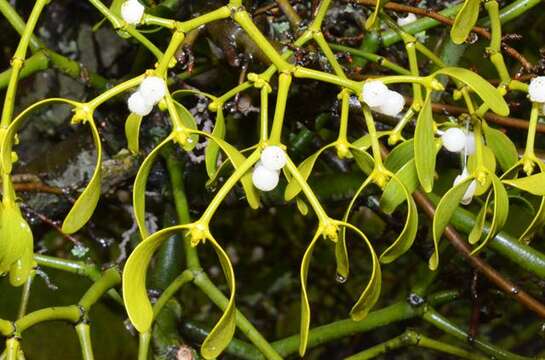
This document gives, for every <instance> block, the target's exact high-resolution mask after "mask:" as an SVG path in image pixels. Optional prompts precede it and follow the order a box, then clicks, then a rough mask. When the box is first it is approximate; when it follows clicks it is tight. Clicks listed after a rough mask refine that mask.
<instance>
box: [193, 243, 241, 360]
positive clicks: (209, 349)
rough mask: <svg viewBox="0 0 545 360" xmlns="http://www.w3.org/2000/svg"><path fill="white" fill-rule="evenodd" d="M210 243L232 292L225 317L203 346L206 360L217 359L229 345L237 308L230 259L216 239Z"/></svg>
mask: <svg viewBox="0 0 545 360" xmlns="http://www.w3.org/2000/svg"><path fill="white" fill-rule="evenodd" d="M208 241H209V242H210V243H211V244H212V246H213V247H214V250H215V251H216V254H217V255H218V259H219V261H220V264H221V268H222V269H223V273H224V275H225V279H226V280H227V285H228V286H229V289H230V290H231V295H230V296H229V302H228V303H227V306H226V307H225V308H224V309H223V315H222V316H221V318H220V320H219V321H218V323H217V324H216V326H214V328H213V329H212V331H210V333H209V334H208V336H207V337H206V339H205V340H204V342H203V344H202V346H201V354H202V356H203V357H204V358H205V359H215V358H217V357H218V356H219V355H220V354H221V353H222V352H223V350H224V349H225V348H226V347H227V345H229V343H230V342H231V339H232V338H233V335H234V334H235V329H236V307H235V273H234V271H233V266H232V265H231V261H230V260H229V257H228V256H227V254H226V253H225V251H224V250H223V249H222V248H221V246H219V244H218V243H217V242H216V240H215V239H213V238H209V239H208Z"/></svg>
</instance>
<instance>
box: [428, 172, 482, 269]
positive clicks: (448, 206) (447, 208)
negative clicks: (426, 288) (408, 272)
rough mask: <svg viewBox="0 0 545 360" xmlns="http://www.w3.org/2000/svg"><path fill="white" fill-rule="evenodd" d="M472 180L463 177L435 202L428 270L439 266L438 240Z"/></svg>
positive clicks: (471, 178)
mask: <svg viewBox="0 0 545 360" xmlns="http://www.w3.org/2000/svg"><path fill="white" fill-rule="evenodd" d="M473 180H474V178H473V177H467V178H465V179H464V180H463V181H461V182H460V183H459V184H458V185H456V186H454V187H453V188H451V189H450V190H449V191H447V192H446V193H445V195H444V196H443V197H442V198H441V200H440V201H439V203H438V204H437V208H436V209H435V215H434V217H433V247H434V253H433V255H432V256H431V257H430V260H429V263H428V266H429V268H430V270H437V266H439V240H440V239H441V235H442V234H443V231H445V228H446V227H447V225H448V224H449V222H450V218H451V217H452V215H453V214H454V211H455V210H456V208H458V205H460V201H461V200H462V198H463V197H464V194H465V192H466V190H467V188H468V187H469V184H470V183H471V181H473Z"/></svg>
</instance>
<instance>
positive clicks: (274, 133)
mask: <svg viewBox="0 0 545 360" xmlns="http://www.w3.org/2000/svg"><path fill="white" fill-rule="evenodd" d="M290 85H291V75H290V74H285V73H281V74H280V76H279V77H278V93H277V96H276V107H275V109H274V118H273V123H272V130H271V136H270V138H269V141H270V143H271V144H272V145H276V144H280V143H281V142H282V140H281V137H282V127H283V125H284V116H285V112H286V105H287V101H288V94H289V91H290Z"/></svg>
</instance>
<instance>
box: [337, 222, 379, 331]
mask: <svg viewBox="0 0 545 360" xmlns="http://www.w3.org/2000/svg"><path fill="white" fill-rule="evenodd" d="M343 226H346V227H348V228H350V229H351V230H352V231H354V232H355V233H356V234H357V235H358V236H359V237H360V238H361V240H363V242H364V243H365V245H367V248H368V249H369V253H370V254H371V268H372V270H371V276H370V278H369V281H368V282H367V286H366V287H365V289H364V290H363V292H362V293H361V295H360V297H359V299H358V301H356V303H355V304H354V306H353V307H352V309H351V310H350V317H351V318H352V320H354V321H360V320H363V319H364V318H365V317H366V316H367V314H368V313H369V311H370V310H371V309H372V308H373V306H374V305H375V304H376V302H377V301H378V298H379V296H380V288H381V284H382V275H381V270H380V263H379V260H378V258H377V255H376V254H375V250H374V249H373V245H371V242H370V241H369V239H367V237H366V236H365V234H364V233H363V232H361V231H360V230H359V229H358V228H357V227H355V226H353V225H351V224H349V223H343Z"/></svg>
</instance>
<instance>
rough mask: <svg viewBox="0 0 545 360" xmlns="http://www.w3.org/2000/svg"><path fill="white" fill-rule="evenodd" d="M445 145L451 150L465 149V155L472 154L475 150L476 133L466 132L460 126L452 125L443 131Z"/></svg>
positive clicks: (456, 151) (442, 137) (442, 136)
mask: <svg viewBox="0 0 545 360" xmlns="http://www.w3.org/2000/svg"><path fill="white" fill-rule="evenodd" d="M440 134H441V140H442V141H443V147H444V148H445V149H447V150H448V151H450V152H455V153H459V152H462V151H464V154H465V155H471V154H473V153H474V152H475V134H474V133H473V132H467V133H466V132H465V131H463V130H462V129H460V128H457V127H451V128H449V129H447V130H445V131H444V132H441V133H440Z"/></svg>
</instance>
